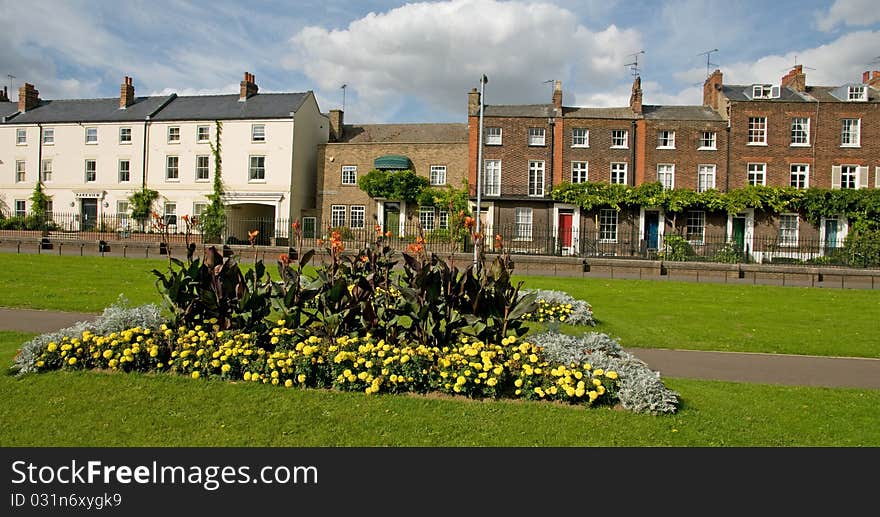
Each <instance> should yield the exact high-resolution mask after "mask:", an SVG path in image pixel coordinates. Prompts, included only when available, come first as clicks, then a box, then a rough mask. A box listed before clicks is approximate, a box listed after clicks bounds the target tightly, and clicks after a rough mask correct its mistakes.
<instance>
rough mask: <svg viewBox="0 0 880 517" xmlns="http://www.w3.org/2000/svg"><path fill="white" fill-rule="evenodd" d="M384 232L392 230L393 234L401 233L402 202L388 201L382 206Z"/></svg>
mask: <svg viewBox="0 0 880 517" xmlns="http://www.w3.org/2000/svg"><path fill="white" fill-rule="evenodd" d="M382 225H383V226H382V232H383V233H388V232H391V235H392V236H399V235H398V234H399V233H400V203H398V202H394V201H386V202H385V203H383V208H382Z"/></svg>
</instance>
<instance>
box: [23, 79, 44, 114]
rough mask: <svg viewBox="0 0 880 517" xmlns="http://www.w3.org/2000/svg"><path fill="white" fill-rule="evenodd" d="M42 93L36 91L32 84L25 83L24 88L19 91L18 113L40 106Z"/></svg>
mask: <svg viewBox="0 0 880 517" xmlns="http://www.w3.org/2000/svg"><path fill="white" fill-rule="evenodd" d="M39 104H40V92H39V90H35V89H34V85H32V84H31V83H24V86H22V87H21V88H19V89H18V111H20V112H21V113H24V112H26V111H27V110H31V109H34V108H36V107H37V106H39Z"/></svg>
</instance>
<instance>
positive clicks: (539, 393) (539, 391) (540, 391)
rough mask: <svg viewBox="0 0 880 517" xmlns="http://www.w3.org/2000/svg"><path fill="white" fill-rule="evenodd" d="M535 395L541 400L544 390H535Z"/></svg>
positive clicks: (538, 388)
mask: <svg viewBox="0 0 880 517" xmlns="http://www.w3.org/2000/svg"><path fill="white" fill-rule="evenodd" d="M535 394H536V395H538V396H539V397H541V398H543V397H544V395H545V394H544V390H542V389H541V388H540V387H537V388H535Z"/></svg>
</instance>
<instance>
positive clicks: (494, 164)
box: [481, 160, 501, 196]
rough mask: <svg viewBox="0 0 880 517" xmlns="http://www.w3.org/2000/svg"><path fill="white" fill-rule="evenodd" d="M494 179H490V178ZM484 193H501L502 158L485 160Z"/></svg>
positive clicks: (495, 194) (489, 194) (487, 194)
mask: <svg viewBox="0 0 880 517" xmlns="http://www.w3.org/2000/svg"><path fill="white" fill-rule="evenodd" d="M490 179H491V180H493V181H489V180H490ZM481 183H482V184H483V195H484V196H500V195H501V160H484V161H483V181H482V182H481Z"/></svg>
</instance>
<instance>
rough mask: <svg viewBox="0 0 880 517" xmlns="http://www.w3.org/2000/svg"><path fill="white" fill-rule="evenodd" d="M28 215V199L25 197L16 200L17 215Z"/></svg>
mask: <svg viewBox="0 0 880 517" xmlns="http://www.w3.org/2000/svg"><path fill="white" fill-rule="evenodd" d="M26 215H27V201H25V200H24V199H16V200H15V217H24V216H26Z"/></svg>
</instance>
